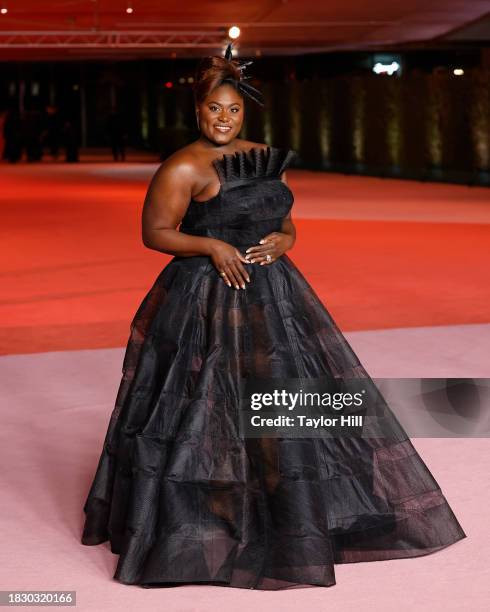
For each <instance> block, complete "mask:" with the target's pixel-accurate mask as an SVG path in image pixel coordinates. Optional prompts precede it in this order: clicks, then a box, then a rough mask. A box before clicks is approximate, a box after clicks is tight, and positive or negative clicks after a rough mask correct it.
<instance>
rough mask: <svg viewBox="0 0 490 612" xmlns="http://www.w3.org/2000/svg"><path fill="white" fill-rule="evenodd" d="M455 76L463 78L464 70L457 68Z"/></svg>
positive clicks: (454, 72)
mask: <svg viewBox="0 0 490 612" xmlns="http://www.w3.org/2000/svg"><path fill="white" fill-rule="evenodd" d="M453 74H454V75H455V76H463V74H464V70H463V69H462V68H455V69H454V70H453Z"/></svg>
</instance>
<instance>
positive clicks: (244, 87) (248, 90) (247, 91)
mask: <svg viewBox="0 0 490 612" xmlns="http://www.w3.org/2000/svg"><path fill="white" fill-rule="evenodd" d="M232 44H233V43H229V44H228V46H227V47H226V51H225V55H224V58H225V59H226V60H228V61H229V62H231V61H232V58H233V55H232V52H231V47H232ZM233 62H234V63H235V64H237V68H238V70H240V74H241V76H240V80H238V79H234V78H232V77H227V78H225V79H223V80H222V81H221V82H222V83H230V84H231V85H233V87H234V88H235V89H237V90H238V91H239V92H240V93H242V94H243V95H245V96H248V97H249V98H250V99H251V100H253V101H254V102H257V104H260V106H264V98H263V96H262V93H261V92H260V91H259V90H258V89H255V87H252V85H250V84H249V83H246V80H247V79H249V78H250V77H249V76H243V70H244V68H246V67H247V66H249V65H250V64H253V60H249V61H248V62H241V63H238V62H237V61H236V60H233Z"/></svg>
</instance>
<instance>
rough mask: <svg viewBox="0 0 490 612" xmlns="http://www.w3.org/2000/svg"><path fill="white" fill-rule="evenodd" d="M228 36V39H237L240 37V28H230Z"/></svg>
mask: <svg viewBox="0 0 490 612" xmlns="http://www.w3.org/2000/svg"><path fill="white" fill-rule="evenodd" d="M228 36H229V37H230V38H238V37H239V36H240V28H239V27H238V26H231V28H230V29H229V30H228Z"/></svg>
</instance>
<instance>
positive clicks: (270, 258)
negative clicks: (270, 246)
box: [265, 253, 272, 262]
mask: <svg viewBox="0 0 490 612" xmlns="http://www.w3.org/2000/svg"><path fill="white" fill-rule="evenodd" d="M265 260H266V261H267V262H271V261H272V257H271V255H270V253H267V255H266V256H265Z"/></svg>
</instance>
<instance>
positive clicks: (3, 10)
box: [0, 6, 9, 15]
mask: <svg viewBox="0 0 490 612" xmlns="http://www.w3.org/2000/svg"><path fill="white" fill-rule="evenodd" d="M8 12H9V10H8V8H7V7H6V6H2V8H0V13H1V14H2V15H6V14H7V13H8Z"/></svg>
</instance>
